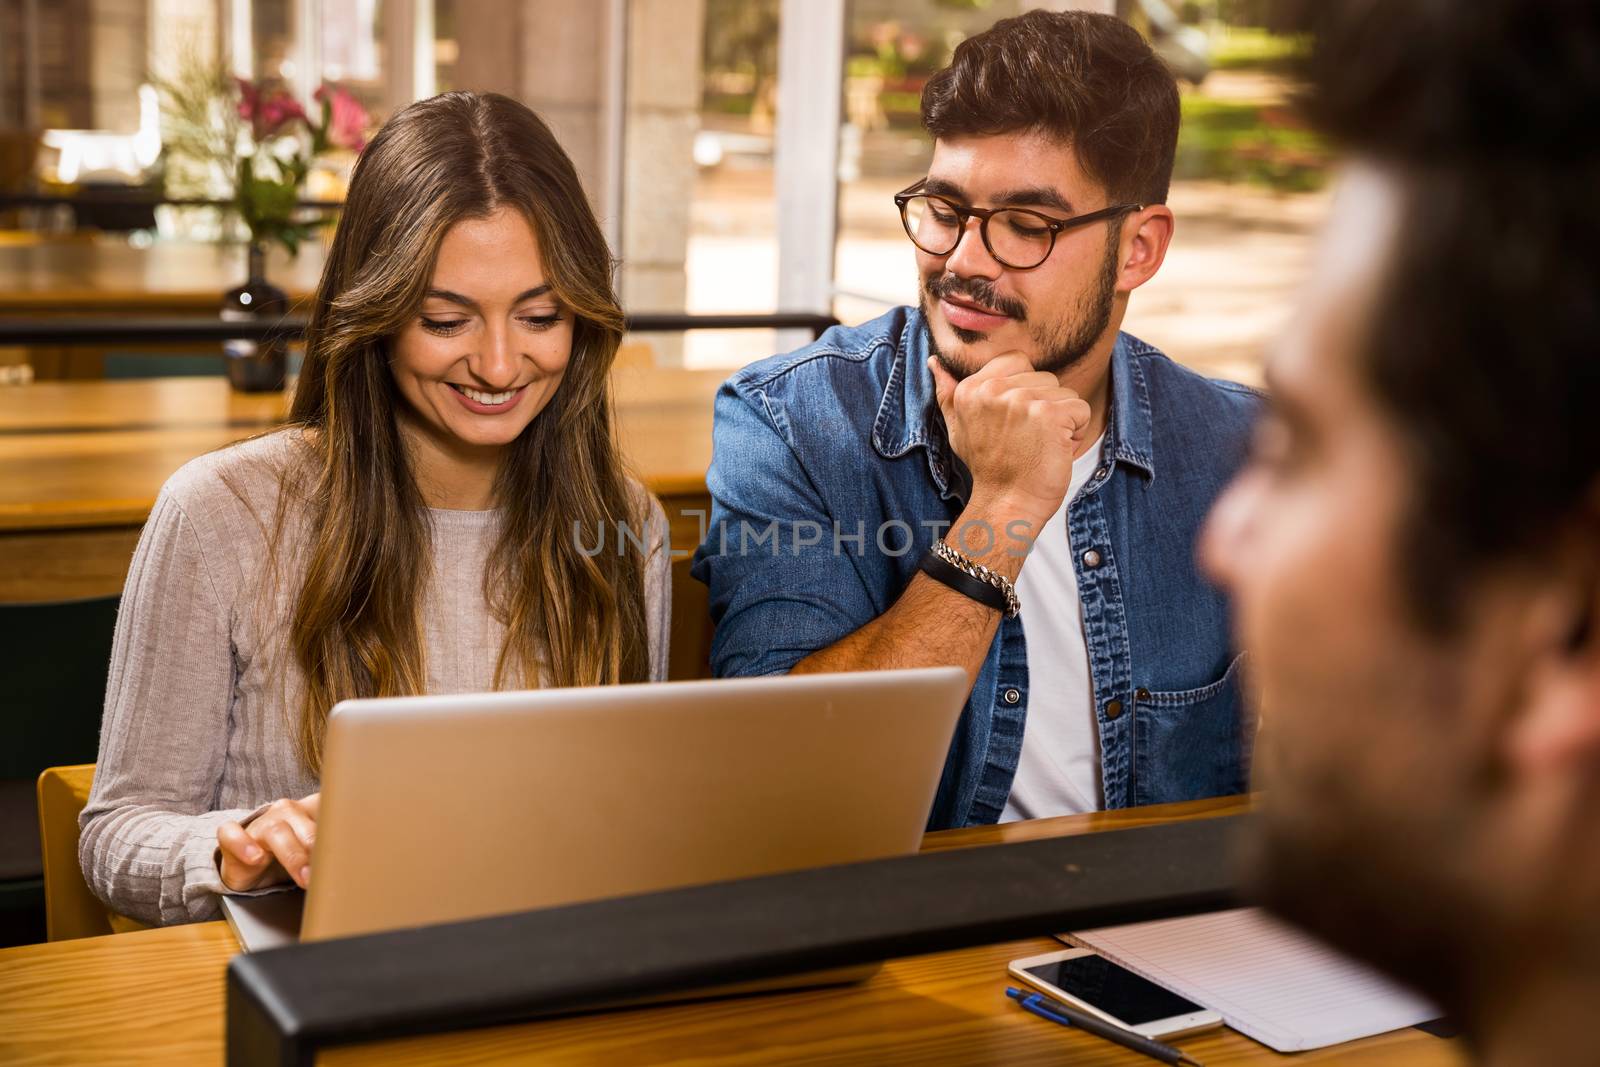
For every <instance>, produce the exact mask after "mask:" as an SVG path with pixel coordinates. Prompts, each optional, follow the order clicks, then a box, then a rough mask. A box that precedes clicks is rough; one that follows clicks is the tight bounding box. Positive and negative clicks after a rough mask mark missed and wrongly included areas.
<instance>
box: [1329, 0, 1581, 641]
mask: <svg viewBox="0 0 1600 1067" xmlns="http://www.w3.org/2000/svg"><path fill="white" fill-rule="evenodd" d="M1311 10H1312V13H1311V14H1309V15H1302V16H1301V21H1300V25H1301V27H1302V28H1305V29H1309V30H1310V31H1311V32H1312V33H1313V34H1314V38H1313V39H1314V42H1315V43H1314V45H1313V47H1312V49H1311V53H1310V58H1309V60H1308V62H1307V64H1306V71H1307V74H1308V76H1309V77H1308V80H1309V83H1310V88H1309V91H1308V95H1307V99H1306V110H1307V112H1308V114H1309V115H1310V116H1311V117H1312V119H1313V121H1314V122H1315V124H1316V125H1317V126H1319V127H1320V128H1321V129H1322V130H1323V131H1324V132H1326V133H1328V134H1329V135H1331V136H1332V137H1334V138H1335V139H1336V140H1338V141H1340V142H1342V143H1343V145H1344V147H1345V148H1346V149H1348V150H1350V151H1351V152H1353V153H1354V154H1355V155H1357V156H1359V157H1364V158H1367V159H1370V160H1373V161H1375V162H1377V163H1378V164H1380V165H1382V166H1384V167H1386V168H1388V169H1390V170H1391V172H1392V173H1394V174H1395V175H1396V176H1397V177H1398V178H1399V179H1400V181H1401V182H1402V186H1401V187H1402V190H1403V198H1404V208H1403V212H1402V218H1401V222H1400V225H1399V232H1398V234H1397V236H1396V240H1395V245H1394V248H1393V250H1392V253H1391V255H1390V261H1389V263H1388V264H1386V271H1385V276H1384V278H1385V280H1384V284H1383V285H1382V286H1381V288H1380V290H1379V296H1378V299H1377V306H1376V307H1375V308H1374V309H1373V314H1372V318H1371V320H1370V326H1369V333H1368V336H1367V337H1366V339H1365V340H1366V344H1365V346H1364V352H1363V356H1362V360H1363V364H1362V372H1363V374H1364V376H1365V378H1366V381H1367V383H1368V385H1369V387H1370V388H1371V390H1372V392H1373V394H1374V395H1375V397H1376V398H1377V401H1378V403H1379V404H1380V406H1381V407H1382V408H1383V409H1384V410H1385V411H1386V413H1387V414H1388V416H1389V417H1390V421H1391V422H1392V424H1393V426H1394V429H1395V430H1396V432H1397V433H1398V434H1399V436H1400V439H1401V440H1402V441H1403V442H1404V445H1405V448H1406V451H1407V452H1408V453H1409V454H1408V456H1407V461H1408V465H1409V468H1410V469H1409V470H1408V471H1407V472H1406V474H1407V475H1408V480H1409V481H1410V483H1411V486H1412V500H1411V516H1410V518H1409V520H1408V522H1407V524H1406V527H1405V530H1404V532H1403V538H1404V540H1403V542H1402V544H1401V546H1400V547H1401V552H1402V555H1401V562H1402V566H1403V567H1405V568H1406V573H1407V584H1408V585H1409V587H1410V588H1409V589H1408V590H1407V592H1408V593H1409V594H1410V595H1409V599H1410V600H1411V601H1412V602H1413V604H1414V606H1415V608H1416V609H1417V611H1416V614H1417V617H1418V618H1419V620H1420V621H1422V622H1423V623H1425V624H1427V625H1429V626H1430V627H1431V628H1432V629H1434V630H1435V631H1436V632H1448V631H1449V630H1450V628H1451V626H1452V624H1453V623H1455V622H1457V621H1459V607H1460V604H1461V599H1462V596H1463V593H1464V591H1465V590H1466V588H1467V587H1468V583H1469V581H1470V579H1471V578H1472V577H1473V576H1475V575H1476V574H1478V573H1480V572H1482V571H1483V570H1484V569H1486V568H1487V567H1490V566H1494V565H1497V564H1503V563H1507V562H1511V561H1514V560H1527V559H1533V558H1536V557H1537V556H1538V554H1539V553H1540V552H1541V550H1542V549H1543V548H1544V547H1546V546H1547V545H1548V544H1549V543H1550V541H1549V539H1550V538H1551V537H1552V536H1557V535H1560V534H1562V533H1564V532H1570V531H1572V530H1573V529H1574V528H1575V527H1574V520H1579V521H1586V520H1587V516H1588V515H1590V514H1592V513H1593V511H1594V500H1593V497H1592V494H1593V493H1594V491H1595V489H1596V485H1597V476H1600V140H1597V138H1596V136H1595V134H1594V132H1593V131H1594V126H1593V123H1594V116H1595V115H1596V114H1600V4H1597V3H1595V2H1594V0H1338V2H1333V0H1323V2H1318V3H1315V4H1313V5H1311Z"/></svg>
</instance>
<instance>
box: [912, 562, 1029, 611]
mask: <svg viewBox="0 0 1600 1067" xmlns="http://www.w3.org/2000/svg"><path fill="white" fill-rule="evenodd" d="M917 569H918V570H920V571H921V572H922V573H923V574H926V575H927V576H928V577H929V578H932V579H933V580H934V581H936V582H941V583H943V584H944V585H947V586H949V587H950V588H951V589H954V590H955V591H956V592H958V593H960V594H961V595H962V596H964V597H966V598H968V599H969V600H976V601H977V602H978V603H980V604H982V605H983V606H984V607H986V608H993V609H994V610H996V611H998V612H999V613H1000V614H1002V615H1004V614H1005V613H1006V609H1007V608H1008V607H1009V606H1010V605H1009V604H1008V603H1007V601H1006V595H1005V594H1004V593H1002V592H1001V591H1000V590H998V589H996V588H995V587H994V586H992V585H990V584H989V583H988V582H985V581H980V580H979V579H977V578H974V577H973V576H972V575H970V574H968V573H966V572H965V571H963V570H962V569H961V568H960V567H957V566H956V565H955V564H953V563H951V562H950V561H948V560H946V559H944V558H943V557H942V556H940V555H939V554H938V553H937V552H935V551H933V550H932V549H931V548H930V549H929V550H928V554H927V555H925V556H923V557H922V562H921V563H919V564H917Z"/></svg>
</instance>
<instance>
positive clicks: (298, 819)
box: [217, 793, 322, 893]
mask: <svg viewBox="0 0 1600 1067" xmlns="http://www.w3.org/2000/svg"><path fill="white" fill-rule="evenodd" d="M321 796H322V794H321V793H312V794H311V795H310V796H308V797H302V798H301V799H299V800H290V799H289V798H287V797H285V798H284V799H282V800H275V801H273V802H272V804H271V805H270V806H269V807H268V808H267V810H266V811H264V812H262V813H261V814H260V816H258V817H257V818H256V819H255V821H253V822H252V823H251V824H250V825H249V826H248V827H246V826H241V825H239V824H238V823H236V822H226V823H223V824H222V825H221V826H219V827H217V852H218V855H219V856H220V858H221V863H220V864H219V867H220V869H221V871H222V884H223V885H224V886H226V887H227V888H228V889H231V890H232V891H234V892H235V893H243V892H246V891H247V890H251V889H260V888H261V887H262V886H266V885H272V884H273V883H274V882H281V881H283V880H284V878H285V877H288V878H289V879H291V880H292V881H293V882H294V884H295V885H297V886H299V887H300V888H301V889H304V888H306V886H307V885H309V884H310V882H311V849H312V846H314V845H315V844H316V841H317V804H318V802H319V800H320V798H321Z"/></svg>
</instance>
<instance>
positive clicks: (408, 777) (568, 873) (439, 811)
mask: <svg viewBox="0 0 1600 1067" xmlns="http://www.w3.org/2000/svg"><path fill="white" fill-rule="evenodd" d="M967 689H968V681H967V675H966V673H965V672H964V671H962V670H960V669H958V668H955V667H938V668H930V669H925V670H905V671H875V672H865V673H859V674H819V675H786V676H778V677H770V678H747V679H733V680H726V681H703V682H664V683H657V684H648V685H625V686H601V687H594V688H584V689H549V690H537V691H530V692H515V693H487V694H474V695H463V696H423V697H399V698H391V699H378V700H347V701H345V702H343V703H341V704H339V705H338V706H337V707H335V708H334V709H333V712H332V714H331V715H330V716H329V719H328V735H327V745H326V749H325V756H324V762H323V774H322V801H321V808H320V811H319V821H318V826H317V845H316V852H315V854H314V858H313V859H312V863H311V870H312V874H311V888H310V889H309V890H308V891H307V892H305V893H301V892H299V891H298V890H292V891H288V892H282V893H271V894H267V895H264V896H229V897H224V898H223V902H222V903H223V912H224V914H225V915H226V917H227V919H228V922H229V924H230V925H231V926H232V927H233V930H234V933H235V935H236V936H237V937H238V938H239V941H240V943H241V944H242V945H243V946H244V947H245V948H246V949H247V950H256V949H262V948H270V947H274V946H278V945H283V944H288V943H290V942H292V941H294V940H295V939H296V938H300V939H304V940H321V939H325V938H333V937H347V936H351V935H354V934H364V933H370V932H373V931H378V930H391V929H397V928H401V927H408V926H422V925H427V924H430V923H438V922H449V921H453V920H458V919H471V918H478V917H482V916H486V915H497V914H504V913H508V912H514V911H524V910H527V909H531V908H542V907H553V906H556V905H560V904H570V903H575V902H578V901H586V900H596V899H600V898H603V897H615V896H625V895H628V894H633V893H644V892H650V891H653V890H658V889H669V888H674V887H678V886H686V885H695V884H701V883H707V882H717V881H724V880H727V879H733V878H746V877H751V876H754V875H761V874H771V873H776V872H779V871H786V870H797V869H800V868H804V867H819V866H826V865H830V864H836V863H851V862H856V861H860V860H870V859H879V858H883V857H886V856H895V855H903V854H906V853H910V852H914V851H916V849H917V847H918V844H919V843H920V841H921V838H922V831H923V828H924V826H925V825H926V822H927V818H928V812H929V809H930V808H931V807H932V804H933V796H934V790H935V789H936V788H937V786H938V783H939V776H940V773H941V772H942V770H943V768H944V764H945V755H946V753H947V752H948V750H949V747H950V741H951V737H952V735H953V734H954V732H955V725H956V720H957V718H958V717H959V716H960V714H961V708H962V705H963V704H964V703H965V701H966V694H967ZM302 909H303V914H302Z"/></svg>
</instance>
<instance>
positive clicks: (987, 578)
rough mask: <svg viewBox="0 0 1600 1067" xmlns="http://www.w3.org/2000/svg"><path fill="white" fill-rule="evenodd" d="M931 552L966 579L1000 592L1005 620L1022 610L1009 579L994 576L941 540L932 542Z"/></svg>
mask: <svg viewBox="0 0 1600 1067" xmlns="http://www.w3.org/2000/svg"><path fill="white" fill-rule="evenodd" d="M933 551H934V554H935V555H937V556H938V557H939V558H940V559H942V560H944V561H945V562H946V563H948V564H950V566H952V567H954V568H956V570H958V571H960V572H961V573H962V574H965V575H966V576H967V577H969V578H976V579H977V580H978V581H980V582H984V583H986V584H988V585H992V586H994V587H995V588H996V589H998V590H1000V592H1001V593H1002V594H1004V595H1005V598H1006V618H1008V619H1014V618H1016V617H1017V613H1018V612H1020V611H1021V610H1022V601H1020V600H1018V599H1017V587H1016V586H1014V585H1012V584H1011V580H1010V579H1009V578H1007V577H1005V576H1004V575H1001V574H996V573H995V572H994V571H992V570H990V569H989V568H988V567H985V566H984V565H983V564H981V563H979V562H978V561H977V560H975V559H969V558H968V557H967V556H964V555H962V554H961V553H960V552H958V551H956V550H955V549H953V548H951V547H950V545H949V544H948V543H946V542H945V540H944V539H943V538H940V539H938V540H936V541H934V543H933Z"/></svg>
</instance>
